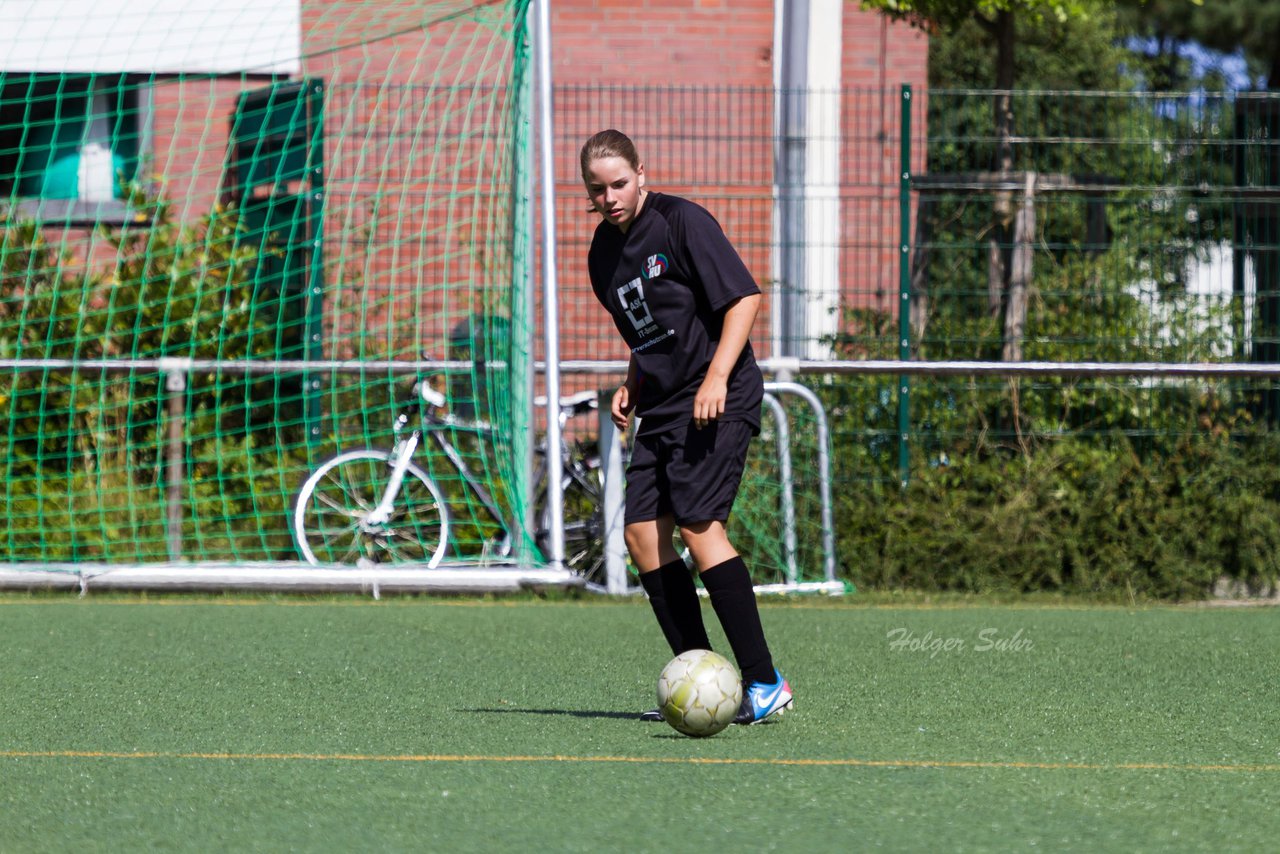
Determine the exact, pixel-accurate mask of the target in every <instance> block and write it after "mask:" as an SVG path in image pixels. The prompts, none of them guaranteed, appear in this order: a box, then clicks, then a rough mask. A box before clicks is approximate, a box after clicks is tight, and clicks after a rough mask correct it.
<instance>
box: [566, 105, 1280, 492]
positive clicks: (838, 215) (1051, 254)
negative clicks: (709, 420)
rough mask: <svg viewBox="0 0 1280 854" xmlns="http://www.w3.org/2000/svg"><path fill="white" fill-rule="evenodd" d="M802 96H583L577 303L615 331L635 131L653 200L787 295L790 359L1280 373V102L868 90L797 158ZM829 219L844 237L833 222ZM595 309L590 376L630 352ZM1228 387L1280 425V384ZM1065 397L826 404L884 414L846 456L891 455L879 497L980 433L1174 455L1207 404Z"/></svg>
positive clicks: (1123, 383)
mask: <svg viewBox="0 0 1280 854" xmlns="http://www.w3.org/2000/svg"><path fill="white" fill-rule="evenodd" d="M787 95H788V93H778V92H775V91H773V90H764V89H760V90H755V89H735V88H696V89H695V88H689V87H662V88H649V89H626V90H619V89H613V88H591V87H582V86H574V87H562V88H561V89H559V90H557V95H556V106H557V116H558V117H559V126H558V129H557V132H558V134H559V136H560V140H561V144H562V146H563V148H562V150H561V151H560V153H559V157H558V161H557V181H558V186H559V187H560V190H561V195H560V212H561V213H560V217H561V223H560V229H559V232H560V235H561V244H562V247H563V248H562V251H561V258H562V267H563V269H562V271H561V281H562V287H563V288H564V291H565V293H566V294H567V295H570V296H569V298H570V300H571V301H572V302H573V303H574V304H575V305H576V306H584V305H585V306H587V307H588V308H589V309H590V310H591V311H594V312H595V313H596V314H597V315H598V314H599V312H598V311H596V307H595V306H594V299H593V298H592V296H591V294H590V291H589V289H588V287H587V284H586V279H585V270H584V267H585V264H584V263H583V260H582V259H583V257H584V256H585V251H586V245H587V243H588V242H589V240H590V229H591V227H593V226H594V218H593V217H592V216H591V215H590V214H589V213H587V212H586V205H585V203H584V200H583V194H582V191H581V189H580V182H579V181H577V168H578V167H577V149H576V145H577V144H580V143H581V141H582V140H583V139H585V138H586V136H588V135H589V134H590V133H591V132H593V131H594V130H597V129H599V128H600V127H606V126H612V125H617V126H619V127H620V128H621V129H624V130H626V131H628V132H629V133H631V134H632V135H633V137H634V138H635V139H636V141H637V143H638V145H639V147H640V148H641V155H642V157H644V158H645V159H646V161H647V162H646V168H647V173H648V175H649V179H650V185H651V186H653V187H656V188H657V189H661V190H670V191H672V192H676V193H681V194H684V195H687V196H689V197H691V198H693V199H694V200H696V201H698V202H700V203H702V204H704V205H706V206H707V207H708V208H709V209H710V210H711V211H712V213H713V214H715V216H716V217H717V218H718V219H719V220H720V222H721V224H722V225H723V226H724V228H725V230H726V232H727V233H728V234H729V236H730V238H731V239H732V240H733V241H734V242H735V244H736V245H737V246H738V248H739V250H740V251H741V253H742V254H743V256H744V258H745V259H746V261H747V263H748V266H749V267H751V269H752V271H753V273H754V274H755V275H756V277H757V279H758V280H759V281H760V282H761V283H762V285H763V286H764V287H765V288H766V290H767V291H768V292H769V295H770V300H769V305H770V314H769V316H768V317H767V318H766V320H764V321H763V322H762V325H761V327H760V328H758V329H757V347H758V349H759V350H761V351H762V352H763V353H765V354H767V355H773V356H804V357H808V358H820V359H835V360H863V359H910V360H917V361H918V360H924V361H929V360H940V361H948V360H988V361H1005V362H1020V361H1024V360H1027V361H1043V362H1116V363H1120V362H1143V363H1160V364H1168V363H1250V362H1252V363H1261V364H1268V363H1272V362H1276V361H1280V360H1278V359H1277V356H1278V355H1280V308H1278V306H1280V299H1278V298H1277V297H1278V296H1280V207H1278V205H1280V98H1278V97H1276V96H1272V95H1265V94H1252V93H1249V94H1245V93H1228V94H1217V95H1213V94H1206V93H1180V94H1179V93H1158V94H1152V93H1121V92H996V91H973V90H918V91H915V92H912V91H911V90H910V89H909V88H908V87H897V88H894V89H891V90H878V89H876V90H866V89H861V90H859V89H846V90H842V91H840V92H838V93H821V97H820V98H818V99H817V102H818V103H819V104H820V105H823V106H824V107H825V108H827V109H830V110H831V116H830V121H828V122H827V123H826V126H827V127H829V129H830V135H829V136H828V137H826V138H821V139H813V138H809V139H803V140H796V139H794V138H793V137H791V136H789V135H788V134H787V133H786V131H785V129H783V128H781V127H780V124H779V122H778V121H777V120H776V115H775V114H776V108H775V105H776V104H778V103H780V102H782V101H783V100H785V99H786V97H787ZM791 97H794V94H793V95H792V96H791ZM832 105H834V106H832ZM667 107H671V109H667ZM671 115H678V116H680V117H682V119H681V120H680V121H675V122H673V121H671V120H670V116H671ZM1002 116H1007V117H1009V118H1008V119H1007V121H1005V120H1002V119H1001V118H1000V117H1002ZM748 131H749V132H748ZM797 147H799V148H800V149H801V150H802V151H812V150H813V149H818V150H819V153H820V155H822V156H829V157H830V158H831V159H832V160H833V161H834V163H835V164H836V165H837V170H838V174H837V180H835V181H827V180H826V179H827V178H828V177H829V176H827V175H824V174H819V175H816V176H815V175H814V174H811V172H812V171H814V170H816V171H818V172H821V169H822V168H823V167H822V164H821V163H820V162H819V163H818V164H817V166H814V162H813V160H812V159H810V160H807V161H806V160H804V159H803V157H802V158H801V161H800V162H801V164H802V168H801V169H800V170H799V171H797V170H795V169H794V168H791V166H790V165H789V164H788V158H790V157H791V155H792V154H793V153H794V152H795V151H796V149H797ZM806 168H807V169H808V170H810V172H806ZM824 213H825V214H826V215H828V216H829V217H830V218H831V219H832V220H834V221H835V227H834V228H832V227H831V223H828V222H815V221H814V220H815V218H817V219H820V218H821V215H822V214H824ZM796 217H799V218H800V219H801V220H802V222H801V224H800V226H799V227H797V225H796V223H795V221H794V220H795V218H796ZM832 265H834V267H832ZM831 269H834V271H835V272H834V274H832V273H831V272H830V270H831ZM797 304H798V305H800V306H807V307H808V311H807V314H806V313H805V312H804V311H800V312H797V311H795V310H794V306H795V305H797ZM788 307H791V309H790V310H789V309H788ZM580 311H581V309H580V308H574V309H573V312H574V314H572V315H571V316H569V317H568V318H567V319H568V321H569V322H570V323H579V324H581V326H580V327H579V328H581V329H584V330H586V331H587V334H584V335H581V336H578V338H577V339H576V341H577V346H576V349H573V350H570V351H569V352H566V354H565V355H566V357H568V358H575V357H577V358H582V357H584V356H583V354H584V353H588V352H590V353H597V354H598V353H616V347H617V345H616V344H614V343H613V339H612V334H611V331H610V330H609V329H608V328H607V327H606V326H605V325H604V323H603V318H602V317H597V318H596V319H595V320H592V319H591V317H590V316H589V315H587V316H583V315H580V314H578V312H580ZM593 323H595V324H597V325H594V326H593V325H592V324H593ZM1223 383H1224V384H1215V385H1214V387H1213V389H1212V390H1211V394H1212V396H1214V397H1217V398H1221V397H1222V396H1223V395H1226V396H1227V398H1228V399H1229V400H1230V402H1231V404H1230V405H1231V406H1232V407H1234V408H1239V409H1240V410H1242V411H1244V412H1246V413H1247V417H1248V419H1249V420H1250V421H1251V422H1253V423H1257V422H1259V421H1266V422H1269V421H1270V420H1272V419H1274V418H1275V417H1276V416H1277V415H1280V410H1278V409H1277V406H1276V397H1277V395H1276V392H1275V390H1274V389H1273V388H1272V386H1271V384H1270V382H1269V381H1267V380H1265V379H1257V378H1254V379H1253V380H1251V381H1249V382H1247V383H1244V384H1243V385H1241V384H1235V385H1233V384H1232V382H1231V381H1225V380H1224V381H1223ZM1065 385H1068V386H1069V389H1068V390H1067V391H1065V392H1064V389H1063V386H1064V382H1063V381H1061V380H1034V379H1031V378H1026V379H1024V380H1023V381H1021V382H1020V383H1018V384H1017V385H1016V389H1015V388H1014V387H1013V386H1012V385H1011V384H1010V383H1008V382H1006V381H1005V380H1004V379H997V378H987V379H985V380H983V379H967V380H965V381H964V383H963V384H962V385H961V386H960V387H955V386H950V385H949V384H948V382H945V381H927V382H926V381H921V380H915V381H914V382H907V381H904V382H901V383H898V382H887V381H885V380H884V378H881V379H879V380H877V379H872V378H863V379H861V380H849V381H847V382H843V383H831V382H828V383H826V392H825V393H826V394H827V395H828V396H829V397H830V398H831V400H830V405H831V406H832V407H833V409H835V410H836V411H857V412H859V413H861V415H860V416H859V417H857V418H855V419H853V420H852V421H848V422H846V424H845V425H844V427H843V428H840V427H837V428H836V429H837V432H836V434H835V442H836V446H837V449H839V448H841V447H844V448H849V447H851V446H857V447H860V448H866V447H872V448H875V449H877V451H876V452H875V453H874V454H872V456H873V457H874V458H875V459H876V460H878V461H879V465H877V466H876V467H874V468H873V469H872V470H871V471H873V472H874V474H871V473H870V472H869V471H868V470H867V469H865V468H862V469H861V471H860V473H854V472H851V471H848V470H846V471H845V476H846V477H852V478H854V479H861V478H865V477H868V476H870V477H887V478H891V477H895V476H902V475H904V474H905V471H906V469H907V468H908V467H909V466H910V465H911V464H912V460H911V457H912V453H913V451H914V450H915V449H922V450H923V449H926V448H933V449H935V451H934V453H933V454H932V456H933V458H934V460H935V462H936V459H938V458H944V457H945V456H946V452H945V451H943V450H941V449H942V448H944V447H946V446H948V445H954V444H956V440H957V439H958V438H959V437H960V436H961V435H963V434H965V433H967V432H970V431H980V432H981V434H982V435H983V436H984V437H986V438H988V439H991V440H994V441H1006V440H1016V439H1019V438H1021V439H1025V438H1026V437H1027V436H1029V435H1030V436H1034V435H1037V434H1043V435H1055V436H1056V435H1063V434H1066V433H1070V434H1072V435H1080V436H1085V435H1116V434H1118V435H1125V436H1152V435H1173V434H1177V433H1181V432H1184V430H1185V424H1186V423H1187V419H1191V420H1192V421H1194V413H1195V412H1196V411H1197V408H1198V407H1200V406H1201V405H1202V403H1203V401H1202V398H1203V395H1204V394H1205V393H1206V390H1205V389H1204V388H1202V387H1200V386H1198V385H1195V384H1192V385H1191V386H1187V385H1183V386H1180V390H1175V389H1172V388H1171V387H1170V385H1169V383H1167V382H1164V381H1151V380H1148V381H1146V382H1144V383H1138V382H1136V381H1133V380H1129V379H1125V380H1120V381H1116V380H1113V379H1108V378H1102V379H1099V378H1091V377H1076V378H1074V379H1073V380H1071V381H1070V382H1068V383H1065ZM836 386H841V388H839V389H838V388H836ZM913 386H915V387H916V388H915V391H916V392H918V394H917V396H916V398H915V399H914V400H913V399H912V398H911V394H912V391H913ZM975 394H977V395H987V396H988V397H989V398H990V412H988V413H987V416H989V417H986V420H985V421H984V423H982V424H980V425H978V424H974V423H973V422H972V418H970V417H963V418H962V417H959V416H958V415H957V412H958V409H959V407H957V405H956V400H957V399H958V398H959V397H965V396H969V397H971V396H972V395H975ZM1064 394H1065V395H1066V398H1065V399H1064ZM842 395H843V399H842ZM1099 395H1101V396H1102V397H1103V398H1106V399H1107V400H1106V401H1104V404H1105V405H1102V406H1098V405H1097V401H1098V399H1099ZM1117 396H1118V397H1117ZM1099 410H1100V411H1102V412H1104V413H1105V414H1099ZM1112 410H1116V411H1112ZM973 417H979V416H977V415H974V416H973ZM841 429H843V431H844V432H843V435H842V434H841V433H840V432H839V431H840V430H841ZM960 444H963V445H972V444H973V443H971V442H962V443H960ZM837 453H838V455H839V451H838V452H837ZM952 453H954V452H952ZM939 455H941V456H939ZM845 456H846V458H847V457H848V454H846V455H845ZM917 462H919V460H917Z"/></svg>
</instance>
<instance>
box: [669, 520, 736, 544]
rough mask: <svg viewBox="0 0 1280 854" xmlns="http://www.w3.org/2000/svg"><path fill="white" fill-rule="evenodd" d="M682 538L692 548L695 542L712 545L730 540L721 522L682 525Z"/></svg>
mask: <svg viewBox="0 0 1280 854" xmlns="http://www.w3.org/2000/svg"><path fill="white" fill-rule="evenodd" d="M680 538H681V539H682V540H684V541H685V544H686V545H689V546H692V545H693V543H694V542H699V543H703V542H705V543H708V544H710V543H718V542H720V541H721V540H727V539H728V537H727V536H726V535H725V531H724V525H723V524H721V523H720V522H692V523H690V524H688V525H681V526H680Z"/></svg>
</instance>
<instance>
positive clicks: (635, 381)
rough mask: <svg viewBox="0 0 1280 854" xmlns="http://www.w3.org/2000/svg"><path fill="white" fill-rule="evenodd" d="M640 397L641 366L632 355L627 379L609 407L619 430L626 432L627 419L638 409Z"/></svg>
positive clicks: (615, 393)
mask: <svg viewBox="0 0 1280 854" xmlns="http://www.w3.org/2000/svg"><path fill="white" fill-rule="evenodd" d="M639 397H640V366H639V365H637V364H636V357H635V354H634V353H632V354H631V361H630V362H629V363H628V364H627V379H626V382H624V383H623V384H622V385H620V386H618V390H617V391H615V392H614V393H613V401H612V403H611V405H610V407H609V410H610V411H609V414H610V415H611V416H612V418H613V426H615V427H617V428H618V429H619V430H622V431H624V432H625V431H626V429H627V417H628V416H630V415H631V410H633V409H635V408H636V401H637V400H638V399H639Z"/></svg>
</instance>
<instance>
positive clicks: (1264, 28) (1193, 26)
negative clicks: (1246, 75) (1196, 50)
mask: <svg viewBox="0 0 1280 854" xmlns="http://www.w3.org/2000/svg"><path fill="white" fill-rule="evenodd" d="M1118 9H1119V10H1120V13H1121V22H1122V23H1123V24H1124V26H1125V27H1126V28H1127V29H1129V30H1130V31H1131V32H1132V33H1133V34H1135V35H1139V36H1145V37H1148V38H1151V39H1153V40H1154V41H1155V46H1156V60H1157V61H1156V63H1155V68H1154V69H1153V70H1154V71H1155V74H1154V79H1153V80H1152V87H1153V88H1162V89H1179V88H1183V87H1186V86H1187V85H1188V84H1190V83H1192V82H1195V83H1197V84H1198V82H1199V81H1191V80H1189V79H1188V74H1187V71H1186V69H1185V67H1183V66H1184V65H1185V64H1184V63H1181V62H1180V61H1179V54H1178V51H1179V48H1180V47H1182V46H1185V45H1188V44H1196V45H1201V46H1203V47H1206V48H1210V49H1212V50H1216V51H1221V52H1222V53H1225V54H1234V53H1236V52H1237V51H1240V52H1243V54H1244V57H1245V59H1246V60H1247V62H1248V65H1249V71H1250V77H1251V78H1252V79H1257V78H1258V77H1265V78H1266V81H1267V87H1268V88H1269V89H1277V88H1280V50H1277V48H1276V46H1277V45H1280V4H1277V3H1275V2H1274V0H1212V2H1204V0H1120V3H1119V4H1118Z"/></svg>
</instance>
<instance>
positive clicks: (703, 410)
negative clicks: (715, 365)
mask: <svg viewBox="0 0 1280 854" xmlns="http://www.w3.org/2000/svg"><path fill="white" fill-rule="evenodd" d="M728 396H729V387H728V384H727V383H726V382H725V381H724V380H720V379H716V378H714V377H710V376H709V377H707V378H706V379H705V380H703V381H702V385H701V386H699V387H698V394H697V396H696V397H694V399H693V426H694V427H697V428H698V429H699V430H701V429H702V428H703V427H706V426H707V425H708V424H710V423H711V422H713V421H715V420H716V419H718V418H719V417H720V416H721V415H724V401H725V398H726V397H728Z"/></svg>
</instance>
